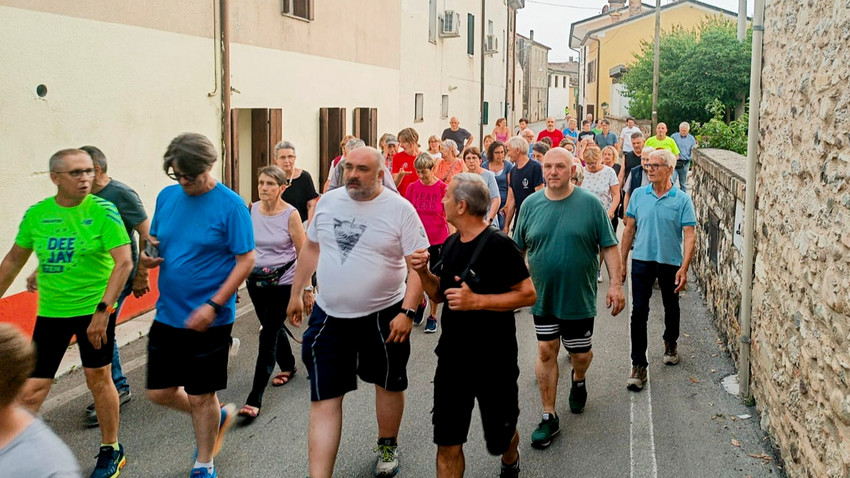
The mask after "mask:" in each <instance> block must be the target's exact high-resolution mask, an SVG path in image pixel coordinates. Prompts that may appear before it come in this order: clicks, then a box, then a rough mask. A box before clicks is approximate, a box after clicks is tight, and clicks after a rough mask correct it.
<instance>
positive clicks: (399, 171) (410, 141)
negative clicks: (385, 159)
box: [392, 128, 420, 197]
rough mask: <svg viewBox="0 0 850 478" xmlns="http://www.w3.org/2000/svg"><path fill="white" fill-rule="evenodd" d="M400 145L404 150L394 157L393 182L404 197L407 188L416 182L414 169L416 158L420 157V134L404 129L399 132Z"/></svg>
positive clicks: (410, 129)
mask: <svg viewBox="0 0 850 478" xmlns="http://www.w3.org/2000/svg"><path fill="white" fill-rule="evenodd" d="M398 143H399V145H401V148H402V149H403V150H404V151H402V152H400V153H396V155H395V157H393V169H392V173H393V180H394V181H395V184H396V186H397V187H398V193H399V194H401V195H402V197H404V193H405V192H406V191H407V186H408V185H410V183H412V182H414V181H416V179H417V176H416V174H415V173H416V168H414V167H413V163H414V161H416V156H418V155H419V153H420V151H419V133H417V132H416V130H415V129H413V128H404V129H403V130H401V131H399V132H398Z"/></svg>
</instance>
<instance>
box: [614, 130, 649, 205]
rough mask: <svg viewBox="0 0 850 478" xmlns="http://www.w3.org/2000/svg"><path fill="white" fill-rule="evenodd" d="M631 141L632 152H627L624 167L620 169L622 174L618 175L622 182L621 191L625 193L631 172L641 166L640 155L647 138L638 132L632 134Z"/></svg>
mask: <svg viewBox="0 0 850 478" xmlns="http://www.w3.org/2000/svg"><path fill="white" fill-rule="evenodd" d="M631 141H632V151H627V152H626V154H625V155H624V156H625V161H624V164H623V167H622V168H620V174H618V179H619V180H620V191H623V186H624V185H625V182H626V177H627V176H628V175H629V172H630V171H631V170H632V169H634V168H635V167H637V166H640V153H641V151H643V146H644V143H646V138H644V137H643V133H640V132H637V133H632V137H631Z"/></svg>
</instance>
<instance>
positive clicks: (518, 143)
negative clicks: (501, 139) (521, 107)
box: [508, 130, 531, 152]
mask: <svg viewBox="0 0 850 478" xmlns="http://www.w3.org/2000/svg"><path fill="white" fill-rule="evenodd" d="M523 131H525V130H523ZM529 131H531V130H529ZM508 148H510V149H520V150H522V151H526V152H527V151H528V141H526V140H525V138H523V137H522V136H514V137H513V138H511V139H509V140H508Z"/></svg>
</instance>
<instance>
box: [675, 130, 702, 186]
mask: <svg viewBox="0 0 850 478" xmlns="http://www.w3.org/2000/svg"><path fill="white" fill-rule="evenodd" d="M690 132H691V125H690V124H688V123H687V122H685V121H683V122H682V123H681V124H680V125H679V132H678V133H673V134H672V135H671V136H670V137H671V138H673V141H675V142H676V146H678V147H679V160H678V161H676V170H675V171H674V174H675V175H676V176H677V177H678V178H679V187H680V188H682V191H683V192H688V170H690V169H691V150H692V149H694V147H695V146H696V145H697V140H696V138H694V135H692V134H690Z"/></svg>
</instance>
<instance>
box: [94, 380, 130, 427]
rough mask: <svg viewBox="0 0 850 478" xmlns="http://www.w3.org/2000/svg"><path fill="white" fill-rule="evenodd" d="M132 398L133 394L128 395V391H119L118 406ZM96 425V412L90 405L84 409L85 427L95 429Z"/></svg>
mask: <svg viewBox="0 0 850 478" xmlns="http://www.w3.org/2000/svg"><path fill="white" fill-rule="evenodd" d="M131 398H133V394H131V393H130V390H129V389H128V390H119V391H118V406H119V407H122V406H124V404H125V403H127V402H129V401H130V399H131ZM97 425H98V421H97V412H96V411H95V410H94V403H92V404H90V405H89V406H87V407H86V426H87V427H89V428H91V427H96V426H97Z"/></svg>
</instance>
